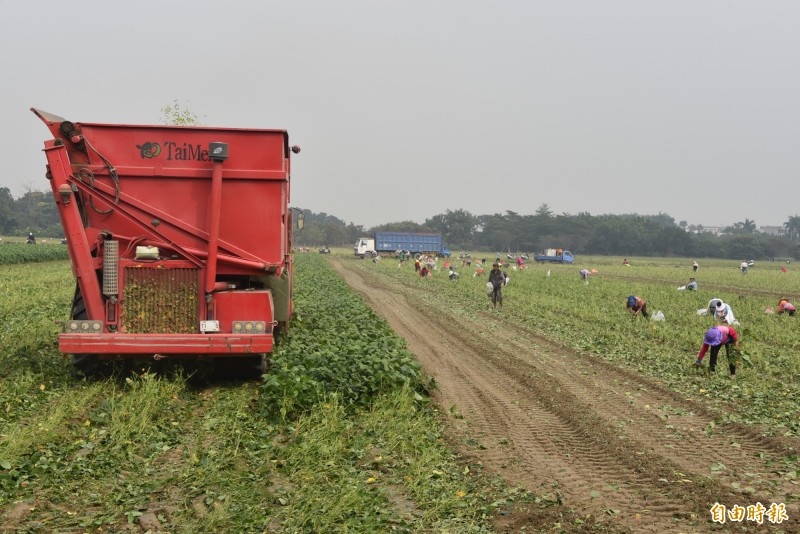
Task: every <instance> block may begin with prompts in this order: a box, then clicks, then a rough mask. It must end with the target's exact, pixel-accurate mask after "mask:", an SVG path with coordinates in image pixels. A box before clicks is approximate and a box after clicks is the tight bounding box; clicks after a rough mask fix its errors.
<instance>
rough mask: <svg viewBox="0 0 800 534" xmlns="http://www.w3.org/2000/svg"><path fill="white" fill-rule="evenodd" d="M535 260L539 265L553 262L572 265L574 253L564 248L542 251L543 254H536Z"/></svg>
mask: <svg viewBox="0 0 800 534" xmlns="http://www.w3.org/2000/svg"><path fill="white" fill-rule="evenodd" d="M533 259H534V260H535V261H536V262H538V263H545V262H553V263H572V262H573V257H572V252H570V251H569V250H564V249H563V248H548V249H545V250H543V251H542V253H541V254H534V256H533Z"/></svg>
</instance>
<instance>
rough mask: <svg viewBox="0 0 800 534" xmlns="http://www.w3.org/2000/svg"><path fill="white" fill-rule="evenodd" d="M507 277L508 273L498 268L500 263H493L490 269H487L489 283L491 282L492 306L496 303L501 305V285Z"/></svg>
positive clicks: (495, 305)
mask: <svg viewBox="0 0 800 534" xmlns="http://www.w3.org/2000/svg"><path fill="white" fill-rule="evenodd" d="M507 279H508V275H507V274H506V273H504V272H503V271H501V270H500V264H499V263H497V262H495V263H493V264H492V270H491V271H489V283H490V284H492V306H493V307H495V308H497V304H498V303H499V304H500V307H501V308H502V307H503V286H504V285H506V280H507Z"/></svg>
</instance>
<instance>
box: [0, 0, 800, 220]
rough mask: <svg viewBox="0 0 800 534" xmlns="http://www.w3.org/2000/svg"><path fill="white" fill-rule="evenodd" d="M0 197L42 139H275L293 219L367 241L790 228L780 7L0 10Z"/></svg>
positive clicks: (323, 5) (37, 176) (786, 17)
mask: <svg viewBox="0 0 800 534" xmlns="http://www.w3.org/2000/svg"><path fill="white" fill-rule="evenodd" d="M3 7H4V17H3V19H2V20H0V44H2V45H3V47H4V49H5V50H6V54H4V55H3V58H2V59H0V65H2V71H3V72H4V73H5V74H6V76H4V80H5V83H4V84H3V86H2V89H0V91H2V96H3V98H2V99H0V102H2V104H0V105H2V110H3V118H4V119H5V122H6V127H5V128H3V129H2V131H1V132H0V142H2V146H3V147H4V148H5V150H6V154H5V164H4V165H3V171H2V172H0V187H9V188H10V189H11V191H12V193H13V194H14V196H15V197H17V196H19V195H21V194H22V193H23V192H24V191H25V189H26V188H28V187H32V188H33V189H38V190H45V189H47V183H46V181H45V178H44V166H45V158H44V156H43V154H42V153H41V149H42V146H43V142H44V140H45V139H47V138H48V135H49V134H48V131H47V129H46V128H45V127H44V125H42V124H41V122H40V121H39V120H38V119H37V118H36V117H35V116H34V115H33V114H32V113H31V112H30V111H29V108H30V107H37V108H40V109H43V110H46V111H48V112H51V113H54V114H57V115H61V116H63V117H65V118H67V119H68V120H71V121H73V122H98V123H129V124H156V123H159V120H160V118H161V108H162V107H164V106H165V105H168V104H171V103H172V102H173V101H174V100H178V101H179V102H180V103H181V104H185V105H186V107H188V108H189V109H190V110H191V111H192V112H193V113H195V114H196V115H198V116H199V117H200V119H201V121H202V122H203V123H204V124H206V125H209V126H223V127H243V128H246V127H249V128H282V129H287V130H288V131H289V134H290V140H291V143H293V144H298V145H300V146H301V147H302V148H303V151H302V153H300V154H299V155H297V156H294V157H293V162H292V173H293V176H292V179H293V183H292V188H293V189H292V204H293V205H295V206H301V207H303V208H307V209H311V210H313V211H315V212H325V213H329V214H331V215H334V216H336V217H338V218H340V219H342V220H345V221H346V222H353V223H355V224H358V225H363V226H364V227H365V228H369V227H372V226H375V225H378V224H383V223H388V222H397V221H403V220H412V221H415V222H419V223H422V222H424V220H425V218H427V217H431V216H433V215H435V214H438V213H443V212H445V211H446V210H448V209H451V210H457V209H464V210H467V211H469V212H470V213H473V214H475V215H482V214H492V213H505V212H506V211H514V212H518V213H521V214H532V213H534V212H535V210H536V208H537V207H538V206H539V205H541V204H543V203H546V204H548V205H549V206H550V209H551V210H552V211H553V212H554V213H564V212H566V213H569V214H573V215H574V214H578V213H581V212H589V213H591V214H592V215H600V214H605V213H611V214H626V213H639V214H643V215H656V214H658V213H666V214H668V215H669V216H671V217H673V218H674V219H675V221H676V222H680V221H682V220H685V221H687V223H688V224H690V225H703V226H720V227H724V226H730V225H732V224H734V223H735V222H739V221H744V220H745V219H750V220H754V221H755V222H756V224H757V226H759V227H762V226H781V225H783V223H784V222H785V221H787V220H788V218H789V217H790V216H794V215H797V214H799V213H800V207H798V202H797V193H798V192H800V185H798V184H800V180H798V176H797V174H798V172H797V169H798V167H799V165H798V164H799V163H800V161H799V160H800V151H798V150H797V144H798V138H799V137H800V135H799V134H800V109H799V108H798V103H797V96H796V95H797V94H799V93H800V91H798V89H800V72H798V70H797V69H796V68H794V64H795V56H796V51H797V50H798V49H800V32H798V31H797V29H796V21H797V20H800V17H798V15H800V4H798V3H796V2H789V1H767V2H759V3H745V2H728V1H723V0H710V1H707V2H702V3H699V2H688V1H678V2H674V1H671V2H666V1H653V2H634V1H630V0H628V1H622V0H609V1H606V2H601V3H598V2H587V1H582V2H581V1H579V2H570V3H561V2H536V1H534V2H522V1H509V2H503V3H496V4H489V3H485V2H476V1H469V0H467V1H460V2H455V1H453V0H443V1H441V2H420V1H418V0H410V1H405V2H402V3H401V2H389V3H374V2H367V1H364V0H359V1H348V2H342V3H327V2H305V3H285V2H282V3H278V2H271V1H265V2H260V3H250V2H242V1H233V2H229V3H226V4H225V5H224V7H219V6H218V5H217V4H216V3H211V2H206V1H203V0H200V1H198V2H192V3H182V2H175V3H159V2H154V1H152V0H143V1H140V2H137V3H136V4H114V3H111V4H109V3H106V2H103V3H101V2H99V1H97V0H90V1H87V2H84V3H82V4H81V8H80V9H76V7H75V6H73V5H70V4H63V3H50V2H45V3H44V4H41V3H23V2H3Z"/></svg>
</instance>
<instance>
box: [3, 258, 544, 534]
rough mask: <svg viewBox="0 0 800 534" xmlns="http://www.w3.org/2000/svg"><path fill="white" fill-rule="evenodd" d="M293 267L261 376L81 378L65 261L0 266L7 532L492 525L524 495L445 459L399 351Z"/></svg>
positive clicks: (350, 305)
mask: <svg viewBox="0 0 800 534" xmlns="http://www.w3.org/2000/svg"><path fill="white" fill-rule="evenodd" d="M296 266H297V273H296V274H297V299H296V313H297V316H296V318H295V321H294V323H293V325H292V329H291V332H290V336H289V338H288V339H287V340H286V341H285V342H284V343H282V344H281V345H280V347H279V348H278V349H277V350H276V352H275V353H274V354H273V357H272V370H271V372H270V374H269V375H268V376H267V377H266V380H265V381H264V382H262V383H259V382H253V381H250V382H248V381H243V380H229V381H225V380H223V379H220V378H216V377H215V376H214V375H211V376H210V377H209V376H208V373H207V372H206V373H204V372H203V368H202V367H199V368H192V367H189V366H183V365H178V366H176V367H169V366H166V367H164V368H161V369H160V370H159V372H158V373H156V372H154V371H153V370H150V369H148V368H146V367H145V366H134V367H133V368H128V369H127V370H125V371H124V372H123V371H120V372H118V374H116V375H113V376H111V377H110V378H103V379H96V380H86V379H76V378H73V377H71V374H70V368H69V367H70V366H69V363H68V362H67V361H65V359H64V358H63V357H62V356H61V355H60V354H59V353H58V350H57V334H58V332H59V327H58V325H57V324H56V321H59V320H64V319H67V317H68V313H69V306H70V302H71V299H72V293H73V290H74V281H73V278H72V275H71V271H70V266H69V263H68V262H65V261H58V262H44V263H34V264H31V263H29V264H18V265H3V266H0V294H2V295H3V299H0V322H1V323H2V325H3V328H2V329H0V346H1V347H2V352H1V353H0V365H1V367H0V523H2V524H3V526H4V528H8V529H12V530H15V531H19V532H131V531H136V532H139V531H141V532H144V531H146V530H151V531H155V530H159V529H163V530H165V531H170V532H186V533H195V532H214V533H216V532H264V531H285V532H333V531H351V532H376V531H390V530H393V531H399V532H412V531H413V532H419V531H426V532H444V531H450V532H484V531H490V530H491V527H490V523H489V520H490V518H491V516H492V515H493V513H494V512H495V511H496V510H497V509H498V508H500V507H503V506H507V505H509V504H510V503H513V502H514V501H519V500H530V499H531V497H529V495H528V493H527V492H525V491H521V490H517V489H514V488H508V487H506V486H504V485H502V484H501V483H500V482H499V481H498V480H495V479H490V478H489V477H488V476H482V475H480V466H475V465H473V466H471V467H470V466H469V465H468V464H464V463H462V462H460V461H459V460H458V458H457V457H455V455H454V454H453V452H452V451H451V450H450V449H449V448H448V446H447V445H446V443H445V441H444V438H443V434H442V428H441V424H440V420H439V418H438V417H437V415H436V412H435V411H434V407H433V406H432V405H431V403H430V402H429V400H428V398H427V395H426V393H425V391H424V389H423V388H422V383H423V379H422V377H421V376H420V375H419V371H418V366H417V365H416V363H415V362H414V361H413V359H412V358H411V355H410V354H409V353H408V351H407V350H406V349H405V345H404V342H403V341H402V340H400V339H398V338H397V336H396V335H394V333H393V332H392V331H391V329H389V328H388V327H387V326H386V323H385V322H384V321H383V320H382V319H379V318H378V317H377V316H375V315H374V314H373V313H372V312H371V311H370V310H369V308H368V307H367V306H366V305H365V304H364V302H363V301H362V300H361V299H360V298H358V297H355V296H354V295H353V294H352V293H351V292H350V291H349V289H348V288H347V287H346V286H345V285H344V284H343V282H342V281H341V280H340V279H338V277H336V276H335V275H334V274H333V273H332V272H331V271H330V269H329V267H328V266H327V264H326V263H325V261H324V259H323V258H321V257H319V256H317V255H305V256H302V255H301V256H299V257H298V258H297V261H296ZM191 371H194V372H195V373H196V374H195V375H194V376H188V374H189V373H190V372H191ZM545 504H547V503H545ZM556 517H557V514H556Z"/></svg>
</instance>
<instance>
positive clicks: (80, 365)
mask: <svg viewBox="0 0 800 534" xmlns="http://www.w3.org/2000/svg"><path fill="white" fill-rule="evenodd" d="M88 318H89V315H88V314H87V313H86V304H85V303H84V302H83V295H81V290H80V287H78V284H75V295H74V296H73V297H72V314H71V315H70V319H78V320H85V319H88ZM100 369H101V363H100V360H99V358H98V357H97V355H95V354H73V355H72V375H73V376H74V377H76V378H80V377H83V376H86V377H89V376H95V375H97V374H99V372H100Z"/></svg>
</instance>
